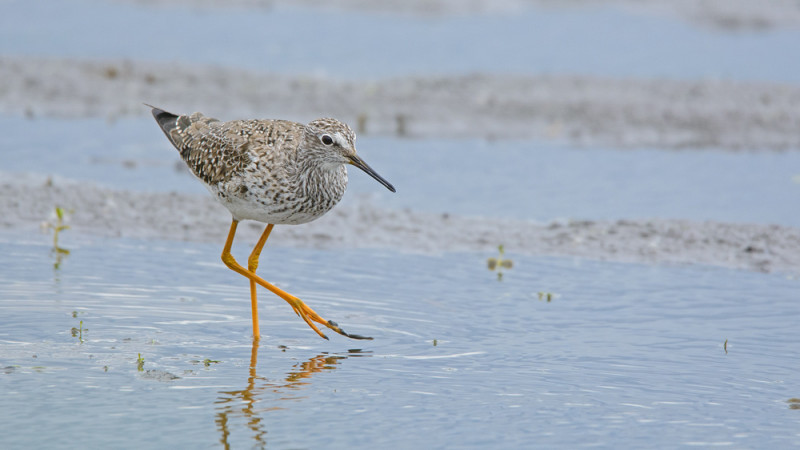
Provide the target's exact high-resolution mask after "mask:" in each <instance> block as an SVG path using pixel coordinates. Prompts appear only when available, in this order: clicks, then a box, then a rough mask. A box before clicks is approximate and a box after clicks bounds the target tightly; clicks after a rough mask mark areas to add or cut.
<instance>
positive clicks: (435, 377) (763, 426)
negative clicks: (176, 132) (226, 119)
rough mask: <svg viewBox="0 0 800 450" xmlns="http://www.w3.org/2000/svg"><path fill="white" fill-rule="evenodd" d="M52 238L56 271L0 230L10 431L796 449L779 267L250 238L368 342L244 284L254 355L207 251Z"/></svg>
mask: <svg viewBox="0 0 800 450" xmlns="http://www.w3.org/2000/svg"><path fill="white" fill-rule="evenodd" d="M61 242H62V245H63V246H65V247H68V248H69V249H70V250H71V254H70V255H68V256H67V257H66V258H64V259H63V260H62V261H61V265H60V268H59V269H54V268H53V263H54V260H53V256H52V255H51V254H50V249H49V248H48V238H47V236H46V235H42V236H20V235H15V234H9V233H8V232H5V233H2V234H0V246H1V247H2V248H3V251H2V252H0V266H2V267H4V269H3V270H2V271H0V314H2V317H3V320H2V321H0V367H2V368H3V371H2V372H0V390H2V392H3V393H4V395H3V400H2V404H3V408H2V409H0V415H2V418H1V419H0V432H2V435H3V436H4V447H5V448H36V447H47V448H74V447H75V446H90V447H96V448H109V447H114V448H134V447H136V448H141V446H142V445H146V446H148V447H160V448H166V447H175V446H181V447H187V448H198V447H210V446H216V445H218V443H219V442H227V443H229V444H231V445H232V446H233V447H234V448H238V447H242V446H244V447H256V448H258V447H261V446H266V445H269V446H278V447H281V448H287V447H292V448H297V447H302V448H313V447H319V446H329V447H337V448H338V447H345V446H346V447H367V446H368V447H370V448H376V447H380V448H408V447H411V446H421V447H425V448H441V447H449V448H453V447H459V448H460V447H487V446H497V445H500V444H502V445H503V446H505V447H521V446H523V445H525V446H527V445H531V444H532V443H535V444H536V445H538V446H543V447H550V446H563V447H576V446H589V445H601V446H607V447H618V446H624V447H644V446H653V445H657V446H659V447H673V446H678V445H690V444H691V445H707V446H711V445H715V446H716V445H730V446H735V447H739V448H741V447H761V448H764V447H771V448H785V447H788V446H792V445H800V434H799V433H798V432H797V430H798V425H800V415H798V412H799V411H797V410H793V409H791V408H790V407H789V404H788V403H787V400H788V399H790V398H793V397H800V383H798V381H797V376H796V375H797V370H798V363H797V361H798V356H800V355H798V350H797V345H796V343H797V339H796V335H797V334H796V330H797V320H796V318H797V317H798V316H799V315H800V302H798V298H797V295H798V288H797V287H798V284H797V280H790V279H787V278H785V277H782V276H777V275H765V274H757V273H749V272H740V271H733V270H724V269H712V268H705V267H693V268H675V267H647V266H640V265H631V264H613V263H593V262H586V261H581V260H576V259H569V258H543V257H527V256H520V255H514V254H513V253H510V254H507V256H508V257H510V258H512V259H513V260H514V263H515V266H514V267H513V269H510V270H507V271H506V272H505V274H504V277H503V280H502V281H498V280H497V277H496V275H495V274H494V273H492V272H489V271H488V270H487V269H486V266H485V257H486V255H481V254H474V253H445V254H441V255H415V254H405V253H400V252H392V251H336V252H329V251H318V250H301V249H283V248H269V246H268V248H267V249H266V250H265V253H264V255H263V257H262V266H261V267H260V269H259V272H260V273H262V274H264V276H265V277H266V279H268V280H274V281H275V282H277V284H278V285H279V286H281V287H283V288H285V289H287V290H288V291H290V292H292V293H294V294H297V295H298V296H300V297H301V298H303V299H304V300H305V301H306V302H308V303H309V305H311V306H312V307H313V308H315V309H316V310H317V311H318V312H319V313H320V314H321V315H323V317H326V318H330V319H334V320H336V321H338V322H339V323H340V324H341V325H342V326H343V327H344V328H345V329H346V330H348V331H351V332H355V333H364V334H369V335H372V336H374V337H375V340H373V341H352V340H348V339H346V338H343V337H340V336H338V335H334V336H331V340H330V341H324V340H322V339H320V338H318V337H317V336H316V335H315V334H314V333H313V332H312V331H311V330H310V329H308V328H307V327H306V325H305V324H304V323H303V322H302V321H301V320H300V319H299V318H297V317H295V316H294V315H293V314H292V312H291V310H290V308H289V307H288V306H287V305H285V304H283V302H282V301H281V300H280V299H277V298H276V297H273V296H271V295H270V294H268V293H266V292H261V294H260V299H261V301H260V305H261V314H260V316H261V319H262V324H261V325H262V333H263V334H264V335H263V338H262V340H261V344H260V346H259V347H258V348H256V349H255V354H256V356H255V357H254V356H253V351H254V349H253V346H252V343H251V340H250V337H249V336H250V333H251V328H250V318H249V302H248V300H249V299H248V295H247V283H245V281H244V280H243V279H241V278H240V277H238V276H237V275H235V274H233V273H232V272H230V271H228V270H227V269H225V268H224V267H223V266H222V264H221V262H219V259H218V256H219V247H218V246H215V245H210V244H196V243H192V244H189V243H173V242H158V241H153V242H145V241H134V240H122V239H114V240H110V239H92V238H88V237H85V236H80V235H77V234H69V232H67V233H65V234H64V236H63V237H62V241H61ZM247 244H248V243H239V245H238V246H235V247H234V254H235V255H237V256H240V257H244V255H246V253H247V250H248V249H247ZM539 292H550V293H552V294H553V297H552V300H551V301H550V302H547V301H546V300H544V299H542V300H540V299H539V295H538V293H539ZM81 321H82V325H81V324H80V322H81ZM81 326H82V328H84V329H86V330H85V331H83V332H81V333H80V334H79V335H78V336H73V334H72V332H71V330H72V328H73V327H75V328H81ZM434 340H435V345H434ZM726 340H727V346H726V345H725V342H726ZM726 350H727V353H726ZM139 354H141V356H142V358H143V359H144V364H143V367H142V369H143V370H142V371H139V370H138V368H137V358H138V355H139ZM206 360H208V361H206ZM251 362H252V363H255V365H254V368H251ZM206 363H207V364H208V365H206ZM25 429H27V430H36V432H35V433H20V432H19V430H25ZM143 430H146V431H143Z"/></svg>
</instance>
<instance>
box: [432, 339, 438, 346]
mask: <svg viewBox="0 0 800 450" xmlns="http://www.w3.org/2000/svg"><path fill="white" fill-rule="evenodd" d="M436 344H438V342H437V341H436V339H434V340H433V346H434V347H436Z"/></svg>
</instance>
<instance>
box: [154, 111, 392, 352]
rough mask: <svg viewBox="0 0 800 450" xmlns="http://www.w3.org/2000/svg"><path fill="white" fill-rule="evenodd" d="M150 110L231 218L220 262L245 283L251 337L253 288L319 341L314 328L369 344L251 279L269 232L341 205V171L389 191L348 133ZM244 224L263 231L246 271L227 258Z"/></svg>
mask: <svg viewBox="0 0 800 450" xmlns="http://www.w3.org/2000/svg"><path fill="white" fill-rule="evenodd" d="M148 106H149V105H148ZM151 108H153V117H155V119H156V122H158V125H159V126H160V127H161V129H162V130H163V131H164V134H166V135H167V138H168V139H169V141H170V142H171V143H172V145H174V146H175V148H177V149H178V151H179V152H180V154H181V157H182V158H183V160H184V161H185V162H186V164H187V165H188V166H189V168H190V169H191V171H192V173H194V175H195V176H197V178H199V179H200V181H202V182H203V184H204V185H205V186H206V187H207V188H208V190H209V191H210V192H211V194H213V195H214V197H215V198H216V199H217V200H218V201H219V202H220V203H222V204H223V205H224V206H225V207H226V208H228V211H230V212H231V214H232V216H233V220H232V221H231V227H230V231H229V232H228V239H227V240H226V242H225V247H224V248H223V250H222V261H223V262H224V263H225V265H227V266H228V267H229V268H230V269H231V270H233V271H235V272H237V273H239V274H241V275H243V276H245V277H247V278H248V279H249V280H250V302H251V307H252V314H253V336H254V337H255V338H256V339H258V338H259V336H260V332H259V326H258V305H257V300H256V285H257V284H258V285H261V286H263V287H265V288H267V289H269V290H270V291H272V292H273V293H275V294H276V295H278V296H279V297H281V298H282V299H284V300H286V302H288V303H289V305H291V306H292V308H293V309H294V311H295V312H296V313H297V315H299V316H300V317H302V318H303V320H305V321H306V323H307V324H308V326H310V327H311V328H313V329H314V331H316V332H317V334H319V335H320V336H322V337H323V338H325V339H327V336H325V334H323V333H322V332H321V331H320V330H319V328H317V326H316V325H315V324H314V322H317V323H320V324H322V325H325V326H326V327H328V328H330V329H332V330H333V331H335V332H337V333H339V334H341V335H344V336H347V337H350V338H353V339H371V338H368V337H364V336H359V335H356V334H348V333H345V332H344V331H343V330H342V329H341V328H339V326H338V325H337V324H336V323H335V322H333V321H331V320H325V319H323V318H322V317H320V316H319V315H318V314H317V313H315V312H314V310H312V309H311V308H309V307H308V306H307V305H306V304H305V303H303V301H302V300H300V299H299V298H297V297H295V296H293V295H291V294H289V293H287V292H285V291H283V290H281V289H279V288H277V287H275V286H273V285H272V284H270V283H268V282H266V281H264V279H262V278H261V277H259V276H258V275H256V268H257V267H258V258H259V255H260V254H261V250H262V249H263V248H264V244H265V243H266V241H267V238H268V237H269V234H270V232H271V231H272V227H273V225H275V224H290V225H297V224H302V223H307V222H310V221H312V220H314V219H317V218H319V217H321V216H322V215H323V214H325V213H326V212H328V211H330V210H331V208H333V207H334V206H335V205H336V203H338V202H339V200H341V198H342V195H344V191H345V188H346V187H347V169H346V168H345V164H352V165H354V166H356V167H358V168H359V169H361V170H363V171H364V172H366V173H367V174H369V175H370V176H372V178H375V179H376V180H378V182H380V183H381V184H382V185H384V186H386V188H388V189H389V190H390V191H392V192H394V191H395V189H394V186H392V185H391V184H390V183H389V182H388V181H386V180H385V179H383V177H381V176H380V175H378V174H377V173H376V172H375V171H374V170H372V168H371V167H370V166H369V165H367V163H365V162H364V160H362V159H361V158H360V157H359V156H358V155H357V154H356V147H355V140H356V136H355V133H354V132H353V130H352V129H350V127H349V126H347V125H346V124H344V123H342V122H339V121H338V120H335V119H317V120H314V121H313V122H310V123H309V124H308V125H303V124H301V123H296V122H290V121H286V120H234V121H230V122H220V121H219V120H217V119H212V118H210V117H205V116H204V115H202V114H200V113H194V114H191V115H181V116H178V115H175V114H171V113H168V112H166V111H163V110H161V109H158V108H155V107H152V106H151ZM246 219H249V220H256V221H259V222H263V223H266V224H267V226H266V228H265V229H264V232H263V233H262V234H261V238H260V239H259V240H258V242H257V243H256V246H255V247H254V248H253V251H252V253H251V254H250V257H249V258H248V260H247V269H245V268H244V267H242V266H241V265H240V264H239V263H238V262H236V260H235V259H234V258H233V255H231V252H230V250H231V245H232V244H233V237H234V235H235V234H236V227H237V225H238V224H239V221H241V220H246Z"/></svg>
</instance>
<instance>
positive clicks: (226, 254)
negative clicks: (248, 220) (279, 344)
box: [222, 219, 372, 339]
mask: <svg viewBox="0 0 800 450" xmlns="http://www.w3.org/2000/svg"><path fill="white" fill-rule="evenodd" d="M238 225H239V221H238V220H236V219H233V221H232V222H231V229H230V231H229V232H228V239H227V240H226V241H225V248H223V249H222V262H224V263H225V265H226V266H228V268H229V269H231V270H233V271H234V272H236V273H238V274H240V275H242V276H245V277H247V278H248V279H249V280H250V283H251V291H250V300H251V303H252V304H253V305H255V304H256V297H255V293H254V292H255V290H254V289H253V284H252V283H257V284H259V285H261V286H263V287H265V288H267V289H268V290H270V291H271V292H272V293H273V294H275V295H277V296H278V297H280V298H282V299H284V300H285V301H286V302H287V303H288V304H289V305H290V306H291V307H292V309H294V312H295V313H297V315H298V316H300V317H301V318H302V319H303V320H305V322H306V323H307V324H308V326H310V327H311V328H312V329H313V330H314V331H316V332H317V334H318V335H320V336H321V337H322V338H324V339H328V337H327V336H325V335H324V334H323V333H322V332H321V331H320V330H319V328H317V326H316V325H314V323H313V322H312V320H313V321H314V322H317V323H321V324H323V325H325V326H326V327H328V328H330V329H331V330H333V331H335V332H337V333H339V334H341V335H342V336H347V337H349V338H352V339H372V338H371V337H365V336H359V335H357V334H348V333H345V332H344V330H342V329H341V328H339V325H337V324H336V322H334V321H332V320H325V319H323V318H322V317H320V316H319V314H317V313H316V312H314V310H313V309H311V308H309V307H308V306H307V305H306V304H305V303H303V301H302V300H300V299H299V298H297V297H295V296H294V295H292V294H289V293H288V292H285V291H283V290H281V289H279V288H277V287H275V286H273V285H272V284H270V283H268V282H266V281H264V279H262V278H261V277H259V276H258V275H256V274H255V273H254V272H253V271H249V270H247V269H245V268H244V267H242V266H241V265H240V264H239V263H238V262H236V259H234V257H233V255H231V246H232V245H233V237H234V236H235V235H236V228H237V226H238ZM270 231H272V225H271V224H270V225H267V228H266V229H265V230H264V233H263V234H262V235H261V239H259V241H258V243H257V244H256V247H255V248H254V249H253V253H251V255H250V259H251V260H254V261H255V265H256V266H258V256H259V254H260V253H261V249H262V248H263V247H264V243H266V241H267V238H268V237H269V232H270ZM254 255H255V256H254ZM248 264H249V265H250V264H252V262H251V261H250V260H248ZM253 308H254V309H253V311H256V310H255V306H253ZM257 321H258V317H257V316H256V315H255V314H254V315H253V324H254V326H255V325H256V324H257ZM253 334H254V336H256V337H257V336H258V329H257V328H255V327H254V329H253Z"/></svg>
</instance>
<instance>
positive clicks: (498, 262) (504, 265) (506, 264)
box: [486, 245, 514, 281]
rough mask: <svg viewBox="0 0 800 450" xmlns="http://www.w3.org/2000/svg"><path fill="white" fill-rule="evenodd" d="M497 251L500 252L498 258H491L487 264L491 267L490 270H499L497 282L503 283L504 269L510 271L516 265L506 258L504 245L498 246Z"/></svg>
mask: <svg viewBox="0 0 800 450" xmlns="http://www.w3.org/2000/svg"><path fill="white" fill-rule="evenodd" d="M497 250H498V251H499V252H500V254H499V255H498V256H497V258H489V259H488V260H487V261H486V264H487V266H488V267H489V270H492V271H494V270H497V281H502V280H503V269H510V268H511V267H512V266H513V265H514V262H513V261H511V260H510V259H506V258H504V255H505V248H503V246H502V245H498V246H497Z"/></svg>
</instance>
